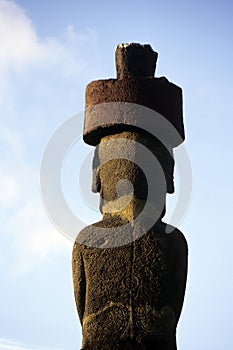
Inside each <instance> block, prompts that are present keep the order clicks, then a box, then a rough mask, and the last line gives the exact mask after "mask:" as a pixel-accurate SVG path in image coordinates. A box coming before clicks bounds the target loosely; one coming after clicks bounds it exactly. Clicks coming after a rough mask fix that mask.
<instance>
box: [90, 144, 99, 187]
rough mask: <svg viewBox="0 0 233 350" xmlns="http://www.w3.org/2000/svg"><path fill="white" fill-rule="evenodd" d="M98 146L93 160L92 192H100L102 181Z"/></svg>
mask: <svg viewBox="0 0 233 350" xmlns="http://www.w3.org/2000/svg"><path fill="white" fill-rule="evenodd" d="M98 148H99V147H98V146H97V147H96V149H95V154H94V158H93V162H92V188H91V189H92V192H94V193H97V192H100V189H101V181H100V159H99V151H98Z"/></svg>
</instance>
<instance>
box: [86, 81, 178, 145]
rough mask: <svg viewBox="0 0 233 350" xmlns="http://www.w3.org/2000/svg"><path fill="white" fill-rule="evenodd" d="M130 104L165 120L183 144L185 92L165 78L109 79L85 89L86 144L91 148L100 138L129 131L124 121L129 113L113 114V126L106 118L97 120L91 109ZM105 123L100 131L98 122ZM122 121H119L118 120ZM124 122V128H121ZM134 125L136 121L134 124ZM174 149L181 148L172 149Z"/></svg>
mask: <svg viewBox="0 0 233 350" xmlns="http://www.w3.org/2000/svg"><path fill="white" fill-rule="evenodd" d="M109 102H129V103H134V104H138V105H141V106H145V107H148V108H150V109H152V110H154V111H156V112H158V113H160V114H161V115H162V116H163V117H165V118H166V119H167V120H168V121H169V122H170V123H171V124H172V125H173V126H174V127H175V129H176V130H177V131H178V133H179V134H180V136H181V141H182V140H184V138H185V135H184V125H183V113H182V90H181V88H180V87H178V86H176V85H174V84H172V83H170V82H169V81H168V80H167V79H166V78H164V77H162V78H125V79H121V80H116V79H108V80H97V81H93V82H91V83H89V84H88V85H87V87H86V108H87V110H86V115H85V124H84V133H83V138H84V141H85V142H86V143H88V144H90V145H93V146H95V145H97V144H98V143H99V141H100V139H101V137H103V136H105V135H107V134H114V133H116V132H119V131H123V130H126V128H127V129H129V130H134V129H135V128H134V127H133V126H131V127H126V126H125V125H123V124H124V120H125V119H127V118H129V117H128V115H127V113H128V111H127V109H125V112H124V111H122V113H121V115H120V116H119V115H117V114H116V115H115V117H114V114H112V118H111V123H108V124H107V123H106V121H105V120H104V118H103V117H104V116H102V114H99V115H98V116H96V115H95V116H94V117H93V114H92V113H91V112H92V109H91V107H93V106H96V105H99V104H101V103H109ZM95 118H99V121H100V122H101V121H102V124H101V125H100V126H98V127H96V126H95V124H96V120H95ZM119 118H120V119H119ZM119 122H121V124H122V125H119ZM131 124H132V125H133V120H132V122H131ZM172 146H173V147H176V146H178V144H175V145H172Z"/></svg>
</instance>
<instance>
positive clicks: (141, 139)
mask: <svg viewBox="0 0 233 350" xmlns="http://www.w3.org/2000/svg"><path fill="white" fill-rule="evenodd" d="M151 157H156V159H157V160H158V162H159V163H162V160H163V161H164V159H165V163H166V165H167V163H168V162H166V157H167V158H169V159H170V168H171V169H170V172H171V173H172V175H173V163H174V162H173V159H172V157H171V156H170V155H169V152H168V151H167V152H165V151H164V149H163V148H161V145H159V143H157V142H155V140H154V139H153V138H152V137H150V136H149V135H146V137H145V135H142V133H139V132H136V131H134V132H132V131H125V132H121V133H118V134H115V135H109V136H105V137H103V138H102V139H101V142H100V144H99V146H98V149H97V150H96V154H95V159H94V162H93V170H94V177H95V179H94V180H95V181H94V182H95V186H94V187H95V188H94V189H95V192H97V191H98V192H100V197H101V204H100V209H101V211H102V213H103V214H106V213H108V214H111V215H120V216H122V217H124V218H126V219H128V220H129V221H131V220H133V219H134V218H136V217H137V216H138V214H139V213H140V212H141V211H142V209H143V207H144V205H145V203H146V201H147V199H148V174H149V178H150V179H152V180H153V181H150V182H152V183H150V190H152V191H153V198H150V208H151V211H150V213H148V215H153V210H157V209H158V208H162V209H158V210H160V211H161V215H160V217H162V216H164V214H165V209H164V208H165V200H166V193H167V186H164V181H165V182H166V179H167V178H169V176H166V175H165V174H164V166H162V168H163V174H162V178H161V172H154V173H150V172H151V171H153V168H152V170H151ZM142 159H143V161H144V163H143V164H144V165H143V167H142V168H141V163H142ZM98 163H99V164H98ZM170 177H171V176H170ZM167 182H168V181H167ZM151 186H152V187H151ZM161 203H162V204H161ZM158 204H159V205H158Z"/></svg>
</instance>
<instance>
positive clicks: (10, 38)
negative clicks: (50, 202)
mask: <svg viewBox="0 0 233 350" xmlns="http://www.w3.org/2000/svg"><path fill="white" fill-rule="evenodd" d="M0 42H1V54H0V79H1V84H0V115H1V123H0V158H1V164H0V167H1V176H0V202H1V212H2V219H3V222H2V223H1V231H2V232H3V233H4V235H3V236H6V235H8V237H11V238H12V241H13V242H14V243H13V246H14V248H15V251H14V252H13V256H14V257H16V261H15V266H14V272H20V273H22V272H23V273H27V272H29V271H31V270H32V269H33V268H34V266H35V265H37V264H39V263H41V262H42V261H46V259H49V258H50V257H51V256H54V255H57V254H64V253H67V252H68V250H70V249H71V246H72V243H71V242H70V241H69V240H68V239H66V238H64V237H63V236H62V235H61V234H60V233H58V232H57V230H56V229H55V228H54V227H53V226H52V224H51V223H50V221H49V219H48V218H47V216H46V214H45V212H44V210H43V208H42V204H41V201H40V193H39V164H38V163H37V164H35V161H32V160H29V159H30V157H29V154H33V149H34V148H36V147H38V145H36V144H34V143H32V144H27V145H26V143H25V139H26V138H27V135H26V134H25V133H26V132H27V130H29V129H30V128H31V130H32V129H33V128H34V127H35V126H34V125H35V123H36V122H37V121H36V120H33V118H31V114H33V104H34V101H33V100H30V103H29V105H30V113H28V112H27V108H28V100H27V91H26V92H25V96H26V99H25V100H24V101H22V106H23V109H21V110H20V109H18V105H16V106H15V97H16V99H18V98H19V97H18V95H17V94H18V93H19V92H20V93H21V91H22V89H23V87H22V86H21V85H20V84H21V83H22V81H23V79H24V78H25V77H26V78H27V79H30V80H31V81H33V80H35V82H34V86H36V87H37V88H38V85H39V84H40V83H41V82H40V81H38V79H35V77H38V76H40V74H41V73H42V75H43V79H41V80H43V82H42V84H43V85H42V87H41V92H40V93H41V94H43V95H44V96H45V101H47V93H48V89H50V90H55V91H56V90H57V85H56V84H57V80H55V81H53V79H51V77H54V76H57V75H58V72H59V76H61V77H63V79H68V80H69V79H70V80H69V81H75V80H76V81H77V78H79V79H80V78H82V77H84V76H86V77H88V75H90V74H92V73H93V71H94V70H95V69H96V68H95V67H93V65H89V64H88V62H89V61H88V60H89V56H90V57H91V56H93V54H94V55H95V57H96V58H97V56H98V55H97V51H96V50H97V45H96V44H97V42H98V36H97V34H96V32H95V31H94V30H92V29H90V28H87V29H85V30H84V31H83V32H82V33H76V32H75V30H74V28H73V27H72V26H68V28H67V29H66V30H65V31H64V35H63V37H60V38H55V37H54V38H52V37H47V38H43V39H41V38H40V37H39V35H38V34H37V32H36V30H35V28H34V26H33V23H32V22H31V21H30V19H29V18H28V17H27V14H26V12H25V11H24V10H23V9H22V7H20V6H19V5H17V4H16V3H14V2H13V1H7V0H0ZM87 47H88V54H86V55H85V50H83V48H87ZM39 80H40V79H39ZM61 80H62V79H61ZM38 89H40V85H39V88H38ZM19 96H21V95H19ZM35 98H36V94H35ZM20 102H21V101H20ZM22 106H20V107H21V108H22ZM27 113H28V114H29V115H30V119H28V120H25V119H24V124H22V119H23V118H22V116H23V117H24V118H25V115H27ZM36 113H37V111H36V110H35V114H36ZM33 141H34V140H33ZM44 146H45V145H44ZM43 148H44V147H43ZM31 158H33V156H31ZM1 239H2V240H3V241H2V242H1V246H4V238H2V237H0V240H1ZM0 254H1V256H2V260H4V255H5V254H7V252H6V251H4V249H3V251H2V252H0ZM0 349H1V348H0Z"/></svg>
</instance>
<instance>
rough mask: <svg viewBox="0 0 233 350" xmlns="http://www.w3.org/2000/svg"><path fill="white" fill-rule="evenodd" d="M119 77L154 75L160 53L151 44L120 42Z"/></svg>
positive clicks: (117, 58)
mask: <svg viewBox="0 0 233 350" xmlns="http://www.w3.org/2000/svg"><path fill="white" fill-rule="evenodd" d="M115 57H116V71H117V79H124V78H127V77H138V78H139V77H144V78H145V77H147V78H148V77H153V76H154V74H155V68H156V61H157V57H158V54H157V52H154V51H153V50H152V48H151V46H150V45H140V44H133V43H131V44H120V45H118V46H117V48H116V56H115Z"/></svg>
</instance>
